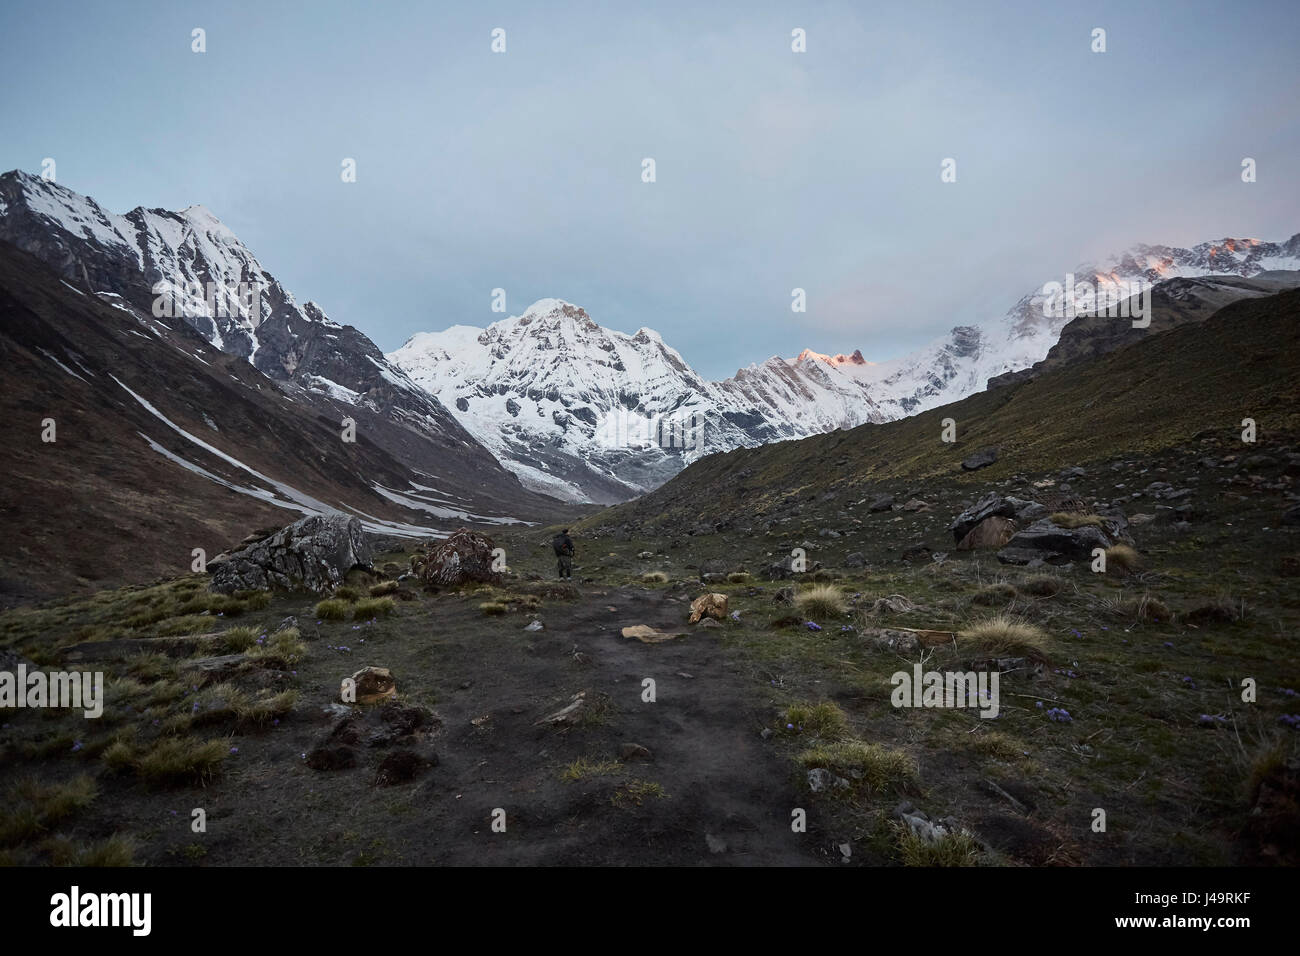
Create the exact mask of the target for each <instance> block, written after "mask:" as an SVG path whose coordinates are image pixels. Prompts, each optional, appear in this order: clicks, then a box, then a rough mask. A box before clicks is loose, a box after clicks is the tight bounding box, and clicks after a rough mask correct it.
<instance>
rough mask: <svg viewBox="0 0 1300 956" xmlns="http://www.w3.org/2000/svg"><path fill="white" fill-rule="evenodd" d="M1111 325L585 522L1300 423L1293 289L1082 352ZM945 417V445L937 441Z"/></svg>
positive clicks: (680, 522) (734, 517)
mask: <svg viewBox="0 0 1300 956" xmlns="http://www.w3.org/2000/svg"><path fill="white" fill-rule="evenodd" d="M1219 285H1220V284H1219V283H1218V282H1217V281H1216V282H1214V283H1210V284H1209V286H1208V289H1207V288H1206V287H1204V286H1202V285H1199V284H1194V285H1193V286H1192V287H1191V288H1193V289H1196V290H1199V291H1198V295H1197V296H1193V297H1191V298H1193V299H1196V298H1199V300H1200V301H1202V302H1207V301H1210V300H1211V299H1212V296H1213V295H1215V294H1218V291H1216V290H1218V289H1219ZM1177 288H1178V287H1176V289H1177ZM1183 288H1187V287H1183ZM1233 290H1235V291H1233V294H1235V293H1236V292H1240V291H1241V288H1240V287H1239V286H1236V285H1235V284H1234V285H1233ZM1252 291H1254V292H1258V291H1259V289H1258V288H1257V287H1252ZM1224 294H1227V293H1224ZM1172 301H1177V300H1176V299H1175V300H1172ZM1206 307H1208V306H1206ZM1194 312H1195V309H1192V311H1191V313H1189V314H1194ZM1076 321H1077V320H1076ZM1117 321H1118V320H1116V319H1108V320H1106V322H1108V323H1110V324H1109V325H1102V324H1098V323H1083V324H1082V325H1081V326H1080V329H1081V331H1080V333H1079V335H1078V338H1077V340H1075V339H1072V341H1074V344H1075V347H1076V351H1077V354H1078V355H1079V356H1080V357H1079V358H1078V359H1077V360H1072V361H1068V362H1063V363H1061V364H1060V365H1059V366H1058V367H1055V368H1051V369H1048V370H1045V371H1043V372H1042V374H1040V375H1037V376H1036V377H1034V378H1032V379H1031V380H1028V381H1021V382H1014V383H1011V384H1009V385H1008V386H1007V387H1004V388H997V389H993V390H990V391H986V392H981V393H978V394H975V395H972V396H970V397H969V398H966V399H963V400H962V401H960V402H954V403H953V404H951V405H945V406H943V407H942V408H936V409H933V410H930V411H927V412H924V413H921V414H919V415H915V416H912V417H909V418H905V419H901V420H898V421H893V422H887V423H885V424H883V425H863V426H861V427H859V428H855V429H852V430H849V431H841V432H836V433H833V434H829V435H818V436H814V437H812V438H806V439H803V440H801V441H793V442H783V443H781V444H778V445H770V446H767V447H764V448H756V449H737V450H735V451H732V452H729V453H727V454H724V455H714V456H712V457H710V458H707V459H704V460H703V461H700V462H697V463H695V464H693V465H691V466H690V467H689V468H687V469H686V470H684V471H683V472H682V473H681V474H679V475H678V476H677V477H675V478H674V479H673V480H672V481H670V482H668V483H667V484H665V485H664V486H663V487H662V488H659V489H658V490H657V491H655V492H653V493H651V494H649V495H647V496H645V497H643V498H641V499H638V500H637V501H634V502H629V503H627V504H625V505H621V506H619V507H617V508H612V509H609V510H608V511H606V512H603V513H601V514H600V515H599V516H597V517H595V518H593V519H590V520H589V521H588V522H587V524H586V527H587V529H588V530H594V529H598V528H605V529H610V530H612V529H618V528H622V529H624V530H625V531H626V530H628V529H632V530H633V531H635V530H637V529H640V530H641V531H642V532H644V533H649V532H650V531H653V532H654V533H661V534H679V533H686V532H690V531H691V530H692V529H696V528H705V527H707V528H709V529H712V528H717V527H737V528H739V527H741V526H742V525H743V526H745V527H753V526H758V525H767V524H769V523H770V522H773V521H780V520H781V519H782V518H783V517H786V518H788V517H789V516H790V515H792V514H797V513H799V512H800V511H801V509H803V508H805V506H808V507H811V508H812V509H814V510H815V509H817V508H830V509H832V510H833V509H834V508H835V507H842V506H843V504H844V502H846V501H848V500H851V498H853V497H857V498H861V497H862V496H863V495H865V494H869V493H872V492H873V491H874V490H876V489H878V488H879V487H880V486H881V485H882V484H884V483H889V485H890V487H896V486H897V485H898V484H899V483H907V484H908V487H912V488H915V489H919V488H922V487H923V486H924V485H923V483H924V482H926V481H927V480H930V479H938V478H943V479H945V480H950V481H952V482H956V483H959V484H968V485H970V486H971V487H972V488H975V487H979V486H984V485H987V484H988V483H989V482H991V481H997V480H1001V479H1005V478H1007V477H1008V476H1010V475H1012V474H1016V473H1021V474H1023V473H1026V472H1032V471H1033V470H1034V469H1059V468H1062V467H1065V466H1071V465H1076V464H1081V463H1084V462H1090V461H1098V460H1103V459H1104V458H1106V457H1107V456H1111V455H1119V454H1139V453H1142V452H1145V451H1150V450H1157V449H1165V448H1172V447H1174V446H1176V445H1178V444H1179V443H1184V442H1188V441H1191V440H1192V439H1193V438H1195V437H1197V436H1201V435H1221V436H1235V435H1236V434H1237V433H1238V432H1239V431H1240V430H1241V427H1242V426H1241V422H1242V420H1243V418H1253V419H1254V420H1255V421H1256V422H1257V423H1258V427H1259V428H1260V430H1261V431H1263V432H1267V433H1269V434H1273V435H1286V434H1288V433H1294V432H1295V431H1296V430H1297V428H1300V290H1290V291H1286V292H1281V293H1276V294H1273V295H1264V296H1262V297H1259V296H1258V295H1254V296H1252V297H1250V298H1243V299H1240V300H1239V301H1236V302H1233V303H1232V304H1230V305H1228V306H1226V307H1224V308H1222V309H1220V310H1218V311H1217V312H1215V313H1214V314H1213V315H1212V316H1211V317H1210V318H1208V319H1205V320H1203V321H1199V322H1190V323H1187V324H1178V325H1176V327H1174V328H1172V329H1170V330H1169V331H1166V332H1159V331H1155V330H1154V325H1155V323H1154V322H1153V329H1148V330H1146V333H1145V334H1143V335H1142V337H1141V338H1140V339H1138V340H1137V341H1136V342H1135V343H1134V344H1131V345H1128V346H1126V347H1121V348H1118V349H1115V350H1114V351H1109V352H1106V353H1105V354H1101V355H1099V356H1098V357H1095V358H1088V357H1087V355H1089V354H1091V353H1093V352H1100V351H1102V350H1103V343H1109V342H1110V336H1111V334H1112V333H1111V330H1112V327H1113V325H1114V324H1115V323H1116V322H1117ZM1169 321H1174V319H1173V318H1172V317H1169ZM1124 324H1128V322H1127V320H1125V322H1124ZM1088 328H1093V329H1096V330H1105V331H1104V332H1103V334H1102V338H1101V340H1100V341H1098V342H1094V343H1092V344H1091V345H1089V344H1086V338H1087V336H1086V334H1085V333H1084V332H1083V331H1082V330H1085V329H1088ZM1127 335H1128V333H1121V335H1120V338H1126V337H1127ZM949 418H951V419H953V420H955V422H956V430H957V440H956V442H955V443H945V442H944V441H942V435H943V432H944V426H943V420H945V419H949ZM986 447H993V448H996V449H998V452H999V453H998V457H997V460H996V462H995V463H993V464H992V465H990V466H988V467H987V468H984V469H982V470H979V471H975V472H972V473H963V472H962V469H961V462H962V461H963V459H966V458H967V457H968V456H970V455H971V454H972V452H974V451H975V450H977V449H980V448H986ZM818 502H835V503H836V504H817V503H818Z"/></svg>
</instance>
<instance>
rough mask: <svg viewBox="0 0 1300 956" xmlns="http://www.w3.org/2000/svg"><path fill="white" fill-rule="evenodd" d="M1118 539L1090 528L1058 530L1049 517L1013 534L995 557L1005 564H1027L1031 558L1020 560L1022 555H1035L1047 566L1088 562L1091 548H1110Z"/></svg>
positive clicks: (1087, 526)
mask: <svg viewBox="0 0 1300 956" xmlns="http://www.w3.org/2000/svg"><path fill="white" fill-rule="evenodd" d="M1117 538H1118V536H1117V535H1115V533H1114V531H1113V530H1111V531H1110V533H1107V531H1106V530H1103V529H1102V528H1097V527H1094V526H1093V525H1083V526H1082V527H1079V528H1061V527H1058V526H1057V525H1055V524H1053V523H1052V521H1051V519H1050V518H1044V519H1042V520H1040V521H1035V522H1034V523H1033V524H1031V525H1030V526H1029V527H1028V528H1025V529H1024V530H1023V531H1018V532H1016V534H1015V535H1014V536H1012V538H1011V540H1010V541H1008V542H1007V543H1006V548H1005V549H1004V551H1003V552H1000V553H999V554H998V560H999V561H1001V562H1002V563H1004V564H1021V563H1025V564H1027V563H1029V561H1031V560H1032V558H1029V559H1027V560H1024V561H1021V560H1020V559H1021V558H1023V557H1024V556H1025V554H1033V555H1036V556H1037V557H1039V558H1042V559H1043V560H1044V561H1047V562H1049V563H1051V562H1059V561H1062V560H1067V561H1068V560H1088V559H1091V557H1092V551H1093V549H1094V548H1103V549H1104V548H1109V547H1111V546H1112V545H1113V544H1115V542H1116V540H1117ZM1004 554H1005V557H1004Z"/></svg>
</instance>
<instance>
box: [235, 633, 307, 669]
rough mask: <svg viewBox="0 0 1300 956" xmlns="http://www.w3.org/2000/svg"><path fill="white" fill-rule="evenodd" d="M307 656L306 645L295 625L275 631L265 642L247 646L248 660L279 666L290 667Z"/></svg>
mask: <svg viewBox="0 0 1300 956" xmlns="http://www.w3.org/2000/svg"><path fill="white" fill-rule="evenodd" d="M306 656H307V645H306V644H304V643H303V642H302V636H301V635H300V634H299V632H298V629H297V628H296V627H286V628H285V629H284V630H283V631H276V632H275V633H274V634H272V635H271V636H270V638H268V639H267V642H266V643H265V644H260V645H257V646H254V647H251V648H249V650H248V651H247V657H248V659H249V660H250V661H257V662H258V663H260V664H266V665H270V666H272V667H280V668H281V669H283V668H287V667H292V666H293V665H294V664H297V663H298V662H299V661H301V660H302V659H303V658H304V657H306Z"/></svg>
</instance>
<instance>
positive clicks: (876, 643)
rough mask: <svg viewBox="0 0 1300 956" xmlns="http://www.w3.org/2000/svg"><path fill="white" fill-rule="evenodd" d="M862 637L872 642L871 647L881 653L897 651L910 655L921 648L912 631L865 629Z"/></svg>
mask: <svg viewBox="0 0 1300 956" xmlns="http://www.w3.org/2000/svg"><path fill="white" fill-rule="evenodd" d="M862 636H863V637H865V638H866V639H867V640H868V641H870V642H871V645H872V646H873V647H875V648H876V649H877V650H881V651H897V652H900V653H904V654H906V653H910V652H911V651H915V650H916V649H917V648H919V647H920V646H921V642H920V641H919V640H918V639H917V636H916V635H915V634H913V633H911V632H910V631H898V630H892V629H889V628H865V629H863V631H862Z"/></svg>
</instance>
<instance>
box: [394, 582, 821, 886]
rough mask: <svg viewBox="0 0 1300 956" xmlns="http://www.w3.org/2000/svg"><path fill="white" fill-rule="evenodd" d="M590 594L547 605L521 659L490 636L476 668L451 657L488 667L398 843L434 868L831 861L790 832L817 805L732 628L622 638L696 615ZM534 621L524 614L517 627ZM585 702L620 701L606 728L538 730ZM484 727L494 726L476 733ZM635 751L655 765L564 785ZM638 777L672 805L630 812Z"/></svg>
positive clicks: (441, 744) (461, 694) (640, 597)
mask: <svg viewBox="0 0 1300 956" xmlns="http://www.w3.org/2000/svg"><path fill="white" fill-rule="evenodd" d="M585 592H586V593H584V596H583V598H582V599H581V601H580V602H578V603H576V604H572V605H569V606H564V605H555V606H548V607H547V608H546V610H545V612H544V613H543V614H542V619H543V620H544V621H545V623H546V630H545V631H542V632H536V633H526V634H525V635H524V636H525V637H526V638H527V639H528V640H527V641H526V643H525V644H524V645H523V646H522V648H521V647H520V646H519V645H516V644H512V643H498V644H497V645H496V647H495V648H494V647H487V646H484V642H483V639H482V638H481V637H479V638H478V640H477V641H476V642H475V643H476V646H475V647H474V648H473V649H472V650H474V651H476V652H477V657H478V659H477V661H473V662H471V661H470V660H467V659H463V655H464V653H465V652H466V651H468V650H470V649H469V648H466V647H464V646H463V645H461V644H460V643H459V642H453V643H452V644H450V645H448V646H445V647H444V648H442V649H441V652H440V653H439V657H440V658H442V660H441V665H442V666H444V667H445V666H447V664H448V663H449V662H453V661H454V662H455V665H456V666H465V667H466V670H467V671H468V670H473V671H474V672H475V673H474V674H473V676H468V675H467V677H466V678H465V679H468V680H472V681H473V684H472V686H471V687H470V688H469V689H466V690H460V691H456V692H453V693H452V694H450V695H449V696H448V697H446V698H444V699H443V700H442V701H440V703H439V705H438V708H437V709H438V712H439V713H440V715H441V716H442V717H443V720H444V731H443V733H442V735H441V737H440V738H439V739H437V740H436V741H435V747H436V749H437V750H438V752H439V755H440V758H441V761H442V762H441V764H440V765H439V766H438V767H435V768H434V769H433V770H431V771H430V772H429V775H428V779H427V781H425V782H423V783H422V784H417V786H418V787H419V788H420V799H419V803H421V804H425V806H424V807H423V808H422V812H421V813H420V814H419V817H420V820H419V822H418V823H416V822H415V821H412V824H413V825H412V826H410V827H409V828H407V829H403V828H401V827H399V832H398V833H397V834H395V836H396V838H397V840H398V841H400V842H405V841H411V843H410V845H411V846H413V847H419V848H421V850H422V851H424V852H427V853H428V854H429V857H430V859H429V862H439V863H456V864H519V863H542V864H561V863H564V864H573V863H594V864H600V863H604V864H628V865H638V864H652V863H654V864H664V863H670V864H682V865H690V864H694V863H709V864H719V863H722V864H725V863H736V864H747V865H748V864H810V863H816V862H819V861H820V859H821V857H820V855H819V854H818V853H817V852H816V850H815V849H814V845H815V843H816V837H814V836H812V835H810V834H795V833H793V832H792V831H791V828H790V819H791V810H792V809H793V808H795V807H798V806H803V805H804V804H805V803H806V797H805V798H800V797H799V796H798V795H797V793H796V791H795V789H794V786H793V783H794V775H793V773H792V768H791V766H790V764H789V762H788V761H787V760H785V759H783V758H782V757H780V756H779V755H777V754H775V753H773V752H772V751H771V750H770V749H769V748H768V747H767V746H766V745H765V743H764V741H763V740H762V738H761V736H760V730H761V729H762V727H763V726H764V723H765V718H766V719H769V720H770V715H767V714H765V713H764V712H763V710H762V708H761V706H756V704H761V687H758V686H756V684H755V681H754V679H753V678H752V677H750V676H748V675H746V674H743V673H740V672H738V671H737V670H736V668H735V666H734V664H733V663H732V661H731V660H730V659H729V658H728V655H727V654H726V653H725V652H724V651H723V649H722V648H721V646H720V644H719V641H718V638H717V636H716V635H717V633H718V632H717V630H715V629H694V628H692V629H690V630H691V633H690V634H689V636H687V637H683V638H679V639H676V640H673V641H668V642H665V643H662V644H653V645H649V644H643V643H641V642H640V641H637V640H634V639H627V638H624V637H622V635H621V634H620V630H621V628H622V627H624V626H626V625H629V624H649V625H651V626H655V627H660V628H664V629H676V628H679V627H682V626H683V625H682V622H683V621H684V619H685V616H686V605H685V604H684V603H677V602H673V601H671V600H670V599H669V598H668V597H667V596H666V595H665V594H664V593H663V592H653V591H644V590H636V589H627V590H616V589H608V590H605V589H593V588H590V587H588V588H586V589H585ZM609 607H614V608H617V610H613V611H611V610H609ZM523 623H524V621H521V620H520V619H519V618H518V617H514V616H512V618H511V619H509V620H508V621H503V622H502V626H503V627H506V626H509V627H511V628H514V629H518V628H520V627H521V626H522V624H523ZM575 646H576V649H577V651H578V652H579V653H580V654H581V655H584V656H585V658H586V661H585V663H583V662H580V661H579V660H577V659H575V657H574V654H573V652H574V649H575ZM521 651H522V653H521ZM446 652H450V653H446ZM511 658H513V659H511ZM686 675H689V676H686ZM647 677H649V678H653V679H654V681H655V683H656V686H655V691H656V701H655V702H654V703H647V702H644V701H643V700H642V680H643V679H644V678H647ZM579 690H586V691H587V696H588V700H590V701H593V702H597V701H600V700H601V699H602V698H601V695H608V709H607V720H605V721H604V722H599V723H593V724H587V725H580V726H577V727H573V728H572V729H569V730H556V729H554V728H552V727H549V726H542V727H539V726H534V722H535V721H536V720H537V719H538V718H539V717H541V716H543V715H545V714H547V713H549V712H551V711H553V710H554V709H558V707H559V706H561V705H562V704H563V703H565V702H566V701H567V700H568V698H569V697H570V695H571V694H573V693H576V692H577V691H579ZM440 696H441V695H440ZM485 715H490V717H489V719H488V720H487V721H482V722H481V723H480V726H475V725H474V724H472V723H471V721H472V720H473V719H475V718H479V717H483V716H485ZM624 743H637V744H640V745H642V746H644V747H646V748H648V749H649V750H650V752H651V754H652V759H651V760H649V761H630V762H627V763H625V764H624V765H623V766H622V768H620V770H619V771H617V772H615V773H612V774H610V775H608V776H593V777H588V778H584V779H581V780H578V781H575V782H563V781H561V780H560V779H559V773H560V771H561V770H562V769H563V768H564V767H565V766H566V765H567V764H569V763H570V762H571V761H572V760H575V759H577V758H579V757H588V758H592V759H595V758H600V757H605V758H614V759H617V758H618V757H619V754H620V749H621V746H622V745H623V744H624ZM633 778H634V779H637V780H644V781H652V782H654V783H658V784H659V785H661V786H662V788H663V791H664V793H665V796H664V797H662V798H656V797H654V796H645V797H643V798H642V800H641V803H640V805H639V806H638V805H636V804H635V803H634V802H633V801H632V800H631V798H629V797H627V795H626V794H624V795H622V796H619V797H618V799H619V800H620V801H621V802H622V805H615V803H614V802H612V801H613V800H614V799H615V798H616V795H617V794H618V792H619V790H618V788H619V787H620V785H621V784H623V783H625V782H626V781H628V780H629V779H633ZM426 801H427V804H426ZM497 807H500V808H503V809H505V811H506V820H507V829H506V832H505V833H504V834H502V833H493V832H492V831H491V827H490V825H489V820H490V814H491V811H492V810H493V809H494V808H497ZM421 855H422V854H421Z"/></svg>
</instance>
